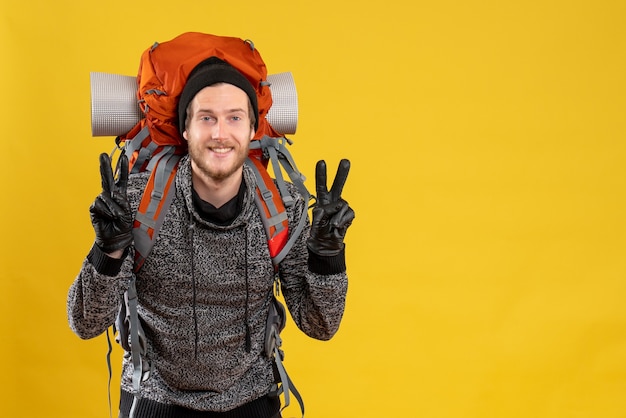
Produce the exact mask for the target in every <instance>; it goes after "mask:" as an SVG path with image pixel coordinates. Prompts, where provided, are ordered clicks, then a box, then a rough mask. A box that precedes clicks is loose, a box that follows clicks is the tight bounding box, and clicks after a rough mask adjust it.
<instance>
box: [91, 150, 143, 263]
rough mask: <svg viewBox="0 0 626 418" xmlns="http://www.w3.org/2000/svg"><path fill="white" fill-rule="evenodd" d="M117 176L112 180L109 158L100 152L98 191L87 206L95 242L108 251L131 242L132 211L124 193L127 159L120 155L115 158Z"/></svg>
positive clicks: (122, 248) (126, 178)
mask: <svg viewBox="0 0 626 418" xmlns="http://www.w3.org/2000/svg"><path fill="white" fill-rule="evenodd" d="M118 169H119V178H118V179H117V181H115V179H114V175H113V170H112V167H111V158H110V157H109V156H108V155H107V154H101V155H100V175H101V176H102V193H100V194H99V195H98V197H96V200H95V201H94V202H93V204H92V205H91V207H90V208H89V212H90V213H91V223H92V224H93V228H94V230H95V232H96V244H97V245H98V246H99V247H100V249H101V250H102V251H103V252H105V253H107V254H111V253H113V252H116V251H119V250H124V249H126V248H127V247H128V246H129V245H130V244H131V243H132V242H133V234H132V232H133V213H132V211H131V208H130V204H129V203H128V198H127V196H126V187H127V184H128V158H127V157H126V155H124V154H122V156H121V157H120V159H119V161H118Z"/></svg>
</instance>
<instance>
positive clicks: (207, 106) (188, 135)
mask: <svg viewBox="0 0 626 418" xmlns="http://www.w3.org/2000/svg"><path fill="white" fill-rule="evenodd" d="M187 113H188V117H187V123H186V128H185V131H184V132H183V137H184V138H185V139H186V140H187V143H188V147H189V156H190V158H191V166H192V169H193V172H194V174H198V175H200V176H201V177H202V178H204V179H207V180H211V181H215V182H219V181H223V180H226V179H228V178H231V177H232V176H233V175H238V174H239V173H240V172H241V170H242V166H243V164H244V161H245V160H246V158H247V157H248V151H249V145H250V141H251V140H252V138H253V137H254V128H253V126H252V124H251V122H250V114H249V99H248V96H247V95H246V93H245V92H244V91H243V90H241V89H240V88H238V87H235V86H233V85H232V84H225V83H221V84H215V85H212V86H209V87H205V88H204V89H202V90H200V92H198V94H196V96H195V97H194V98H193V100H192V101H191V103H190V105H189V110H188V111H187Z"/></svg>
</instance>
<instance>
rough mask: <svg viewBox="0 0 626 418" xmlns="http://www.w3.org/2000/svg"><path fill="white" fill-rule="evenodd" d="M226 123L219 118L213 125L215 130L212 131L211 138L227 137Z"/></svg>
mask: <svg viewBox="0 0 626 418" xmlns="http://www.w3.org/2000/svg"><path fill="white" fill-rule="evenodd" d="M226 129H227V128H226V124H225V123H224V121H223V120H222V119H217V121H215V124H214V125H213V130H212V132H211V138H212V139H216V140H221V139H225V138H226Z"/></svg>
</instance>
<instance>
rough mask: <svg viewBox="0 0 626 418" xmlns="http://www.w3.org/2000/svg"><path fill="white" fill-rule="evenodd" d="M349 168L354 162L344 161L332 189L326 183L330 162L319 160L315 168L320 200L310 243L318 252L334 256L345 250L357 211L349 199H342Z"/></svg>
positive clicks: (316, 209)
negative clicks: (350, 204) (349, 203)
mask: <svg viewBox="0 0 626 418" xmlns="http://www.w3.org/2000/svg"><path fill="white" fill-rule="evenodd" d="M349 171H350V161H348V160H346V159H343V160H341V162H340V163H339V167H338V168H337V175H336V176H335V180H333V185H332V187H331V188H330V191H329V190H328V188H327V183H326V162H325V161H323V160H322V161H318V162H317V166H316V167H315V189H316V191H317V203H315V206H314V208H313V221H312V222H311V234H310V236H309V240H308V241H307V246H308V247H309V250H311V251H312V252H313V253H315V254H317V255H321V256H333V255H337V254H339V253H341V251H343V248H344V243H343V240H344V238H345V236H346V231H347V229H348V227H349V226H350V225H351V224H352V220H353V219H354V211H353V210H352V208H350V206H349V205H348V202H346V201H345V200H343V199H342V198H341V192H342V190H343V186H344V184H345V183H346V179H347V178H348V172H349Z"/></svg>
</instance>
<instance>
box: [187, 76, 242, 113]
mask: <svg viewBox="0 0 626 418" xmlns="http://www.w3.org/2000/svg"><path fill="white" fill-rule="evenodd" d="M248 101H249V99H248V95H247V94H246V93H245V92H244V91H243V90H241V89H240V88H239V87H236V86H233V85H232V84H227V83H219V84H213V85H211V86H207V87H205V88H203V89H202V90H200V91H199V92H198V94H196V95H195V97H194V98H193V100H192V104H194V106H193V107H194V109H205V108H206V109H207V110H221V109H231V110H236V109H242V110H244V111H247V109H248Z"/></svg>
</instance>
